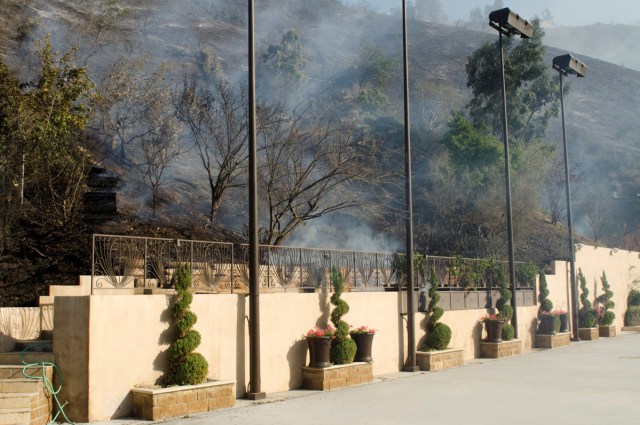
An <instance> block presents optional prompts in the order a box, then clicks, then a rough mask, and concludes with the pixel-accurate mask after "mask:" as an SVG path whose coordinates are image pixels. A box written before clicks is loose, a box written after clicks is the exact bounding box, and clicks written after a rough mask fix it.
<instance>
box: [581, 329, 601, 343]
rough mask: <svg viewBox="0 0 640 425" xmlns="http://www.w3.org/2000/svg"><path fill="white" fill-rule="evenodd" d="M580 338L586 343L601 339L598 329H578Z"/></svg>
mask: <svg viewBox="0 0 640 425" xmlns="http://www.w3.org/2000/svg"><path fill="white" fill-rule="evenodd" d="M578 336H579V337H580V339H583V340H585V341H593V340H595V339H598V338H599V337H600V331H599V330H598V328H578Z"/></svg>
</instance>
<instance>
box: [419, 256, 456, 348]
mask: <svg viewBox="0 0 640 425" xmlns="http://www.w3.org/2000/svg"><path fill="white" fill-rule="evenodd" d="M429 282H430V283H431V288H429V298H430V301H429V305H428V306H427V314H428V316H429V318H428V320H427V336H426V338H425V340H424V343H423V344H422V346H421V347H420V351H435V350H446V349H447V347H448V346H449V342H450V341H451V328H450V327H449V326H447V325H445V324H444V323H439V322H438V320H440V318H441V317H442V315H443V314H444V310H443V309H442V308H440V307H438V302H440V294H438V284H439V281H438V275H437V274H436V271H435V269H434V268H433V267H432V268H431V269H430V270H429Z"/></svg>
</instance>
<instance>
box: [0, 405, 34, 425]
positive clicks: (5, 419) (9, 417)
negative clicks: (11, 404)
mask: <svg viewBox="0 0 640 425" xmlns="http://www.w3.org/2000/svg"><path fill="white" fill-rule="evenodd" d="M30 423H31V409H29V408H27V409H0V425H29V424H30Z"/></svg>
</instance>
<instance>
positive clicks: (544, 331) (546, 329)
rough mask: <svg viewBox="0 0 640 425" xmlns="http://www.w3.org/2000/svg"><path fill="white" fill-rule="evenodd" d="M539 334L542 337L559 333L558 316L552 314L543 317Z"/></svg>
mask: <svg viewBox="0 0 640 425" xmlns="http://www.w3.org/2000/svg"><path fill="white" fill-rule="evenodd" d="M538 333H539V334H541V335H555V334H557V333H558V331H557V330H556V316H552V315H550V314H546V315H543V316H542V317H541V318H540V327H539V328H538Z"/></svg>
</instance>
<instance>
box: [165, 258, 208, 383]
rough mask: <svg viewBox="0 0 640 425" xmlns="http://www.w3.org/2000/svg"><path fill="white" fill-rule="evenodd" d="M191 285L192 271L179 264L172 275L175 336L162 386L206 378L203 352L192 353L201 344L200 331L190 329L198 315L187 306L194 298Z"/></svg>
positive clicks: (205, 361)
mask: <svg viewBox="0 0 640 425" xmlns="http://www.w3.org/2000/svg"><path fill="white" fill-rule="evenodd" d="M190 286H191V270H190V269H189V266H187V265H185V264H179V265H178V269H177V270H176V275H175V288H176V291H177V292H178V295H177V299H176V301H175V303H174V304H173V305H172V306H171V315H172V316H173V318H174V320H175V322H174V324H173V331H174V334H175V339H174V340H173V342H172V343H171V345H170V347H169V372H168V373H167V374H165V376H164V384H165V385H195V384H200V383H202V382H204V381H205V379H206V377H207V372H208V369H209V364H208V363H207V360H206V359H205V358H204V357H203V356H202V354H200V353H194V352H193V351H194V350H195V349H196V348H197V347H198V345H200V333H199V332H198V331H196V330H194V329H192V327H193V325H194V324H195V323H196V321H197V317H196V315H195V313H193V312H192V311H191V310H190V309H189V306H190V305H191V301H192V300H193V295H192V294H191V292H189V287H190Z"/></svg>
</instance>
